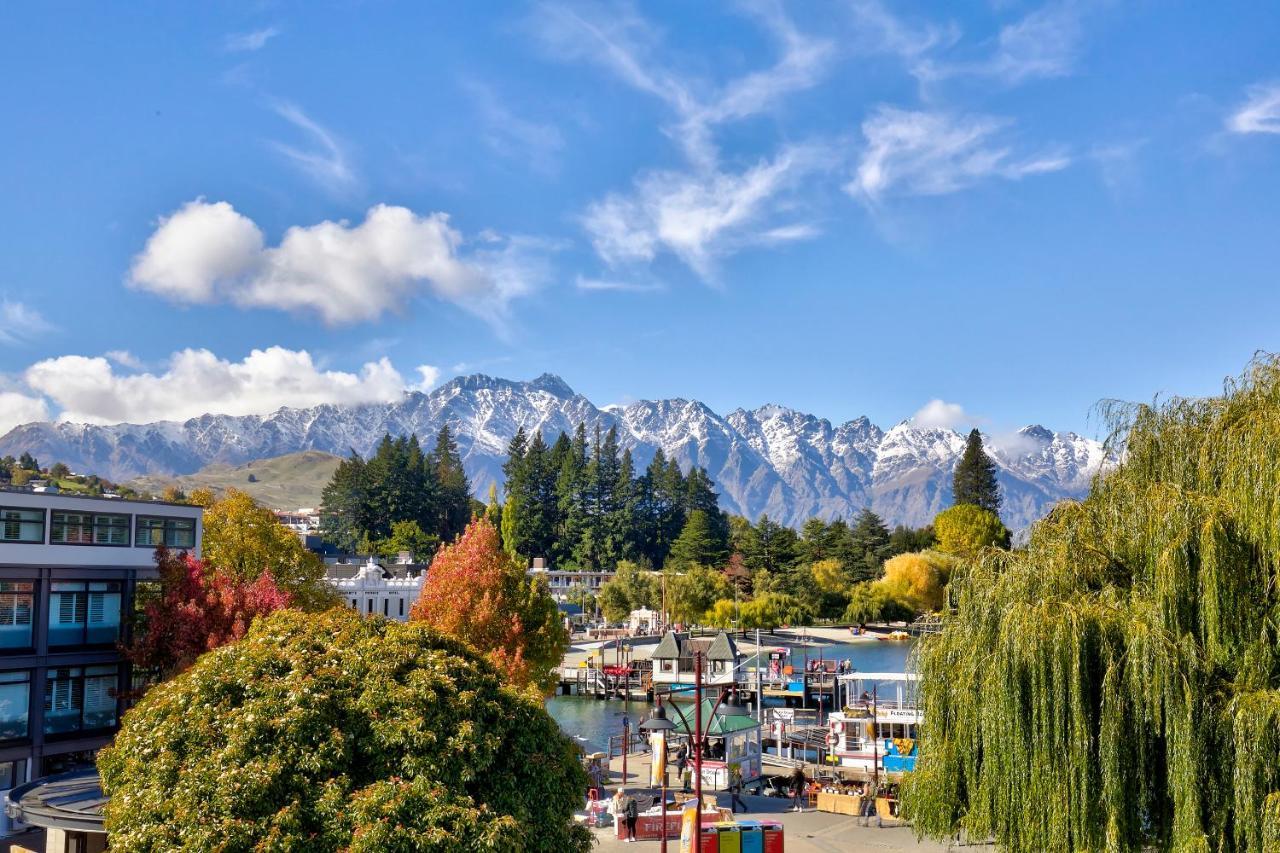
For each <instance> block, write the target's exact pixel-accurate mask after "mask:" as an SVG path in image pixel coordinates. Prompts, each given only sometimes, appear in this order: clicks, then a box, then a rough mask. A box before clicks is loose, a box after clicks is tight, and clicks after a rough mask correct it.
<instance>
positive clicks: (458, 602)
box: [409, 517, 569, 694]
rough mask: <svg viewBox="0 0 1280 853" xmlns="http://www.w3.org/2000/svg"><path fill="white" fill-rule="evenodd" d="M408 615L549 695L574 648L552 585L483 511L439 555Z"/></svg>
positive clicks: (516, 683) (508, 675) (516, 680)
mask: <svg viewBox="0 0 1280 853" xmlns="http://www.w3.org/2000/svg"><path fill="white" fill-rule="evenodd" d="M409 618H410V619H411V620H414V621H422V622H426V623H428V624H430V625H432V626H433V627H435V628H436V629H438V630H440V631H442V632H444V633H446V634H449V635H451V636H453V637H456V638H458V639H460V640H463V641H464V642H467V643H470V644H471V645H472V646H474V647H475V648H476V649H478V650H479V651H480V652H481V653H483V654H484V655H485V657H487V658H488V659H489V661H490V662H491V663H492V664H493V665H494V666H495V667H496V668H497V669H498V671H499V672H501V673H502V674H503V675H504V676H505V677H506V678H507V680H508V682H509V683H510V684H512V685H514V686H516V687H519V688H532V689H534V690H537V691H539V692H541V693H543V694H546V693H549V692H550V691H551V690H552V689H554V687H555V683H556V676H555V674H554V672H553V669H554V667H556V666H557V665H558V664H559V663H560V659H561V658H562V657H564V653H565V650H566V649H567V648H568V647H569V634H568V632H567V631H566V630H565V628H564V625H563V623H562V621H561V618H560V612H559V610H558V609H557V608H556V603H555V601H554V600H552V598H551V595H550V593H549V592H548V591H547V588H546V584H545V583H544V582H543V581H541V580H540V579H537V578H531V577H529V576H528V575H527V574H526V573H525V569H524V566H523V565H522V564H521V562H519V561H518V560H517V559H516V558H513V557H512V556H511V555H509V554H507V553H506V552H505V551H503V550H502V547H501V544H500V541H499V537H498V530H497V528H496V527H494V526H493V524H492V523H491V522H490V521H488V520H487V519H485V518H483V517H481V518H477V519H475V520H474V521H472V522H471V524H469V525H468V526H467V529H466V531H465V532H464V533H463V534H462V536H461V537H460V538H459V539H458V541H457V542H455V543H454V544H452V545H448V546H446V547H444V548H442V549H441V550H440V552H439V553H438V554H436V558H435V560H433V561H432V563H431V568H430V569H429V570H428V571H427V577H426V580H425V581H424V582H423V585H422V593H421V596H420V597H419V598H418V601H417V602H416V603H415V604H414V605H413V609H412V610H411V611H410V613H409Z"/></svg>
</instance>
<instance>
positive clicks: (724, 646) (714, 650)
mask: <svg viewBox="0 0 1280 853" xmlns="http://www.w3.org/2000/svg"><path fill="white" fill-rule="evenodd" d="M707 657H708V658H710V659H711V660H732V661H736V660H737V659H738V646H737V645H736V644H735V643H734V642H733V638H732V637H730V636H729V635H728V634H726V633H725V632H724V631H721V632H720V633H719V634H717V635H716V638H715V641H714V642H712V643H711V648H709V649H707Z"/></svg>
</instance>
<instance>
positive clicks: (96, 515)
mask: <svg viewBox="0 0 1280 853" xmlns="http://www.w3.org/2000/svg"><path fill="white" fill-rule="evenodd" d="M58 515H62V516H68V515H77V516H80V517H82V518H86V519H88V521H85V522H79V523H76V524H74V525H70V524H68V523H67V522H65V521H64V522H61V524H62V526H63V527H64V528H65V527H68V526H71V527H76V528H80V529H83V530H87V531H88V535H89V539H88V541H84V542H67V541H65V539H64V540H63V541H61V542H55V541H54V538H53V532H54V529H55V527H56V526H57V525H58V524H59V522H57V521H55V520H54V519H55V517H56V516H58ZM100 518H102V519H107V518H122V519H124V524H113V525H101V526H103V527H106V529H111V528H123V529H124V531H125V535H124V540H125V541H123V542H99V541H98V530H99V527H100V525H99V521H98V519H100ZM132 519H133V517H132V516H131V515H129V514H128V513H123V512H90V511H87V510H83V511H82V510H73V509H51V510H49V522H48V525H47V527H46V534H45V535H46V536H47V537H48V544H50V545H70V546H73V547H77V548H79V547H83V546H86V545H87V546H91V547H97V548H128V547H129V545H130V544H132V540H131V531H132V529H133V520H132ZM64 536H65V533H64Z"/></svg>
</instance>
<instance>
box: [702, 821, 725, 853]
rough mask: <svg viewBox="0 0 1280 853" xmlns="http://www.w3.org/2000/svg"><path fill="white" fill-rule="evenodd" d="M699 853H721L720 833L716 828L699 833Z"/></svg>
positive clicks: (709, 827)
mask: <svg viewBox="0 0 1280 853" xmlns="http://www.w3.org/2000/svg"><path fill="white" fill-rule="evenodd" d="M698 853H720V831H719V830H718V829H716V828H715V827H714V826H704V827H702V828H701V829H700V830H699V831H698Z"/></svg>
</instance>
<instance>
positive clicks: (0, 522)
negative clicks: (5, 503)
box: [0, 507, 44, 542]
mask: <svg viewBox="0 0 1280 853" xmlns="http://www.w3.org/2000/svg"><path fill="white" fill-rule="evenodd" d="M0 542H44V510H42V509H16V508H14V507H0Z"/></svg>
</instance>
